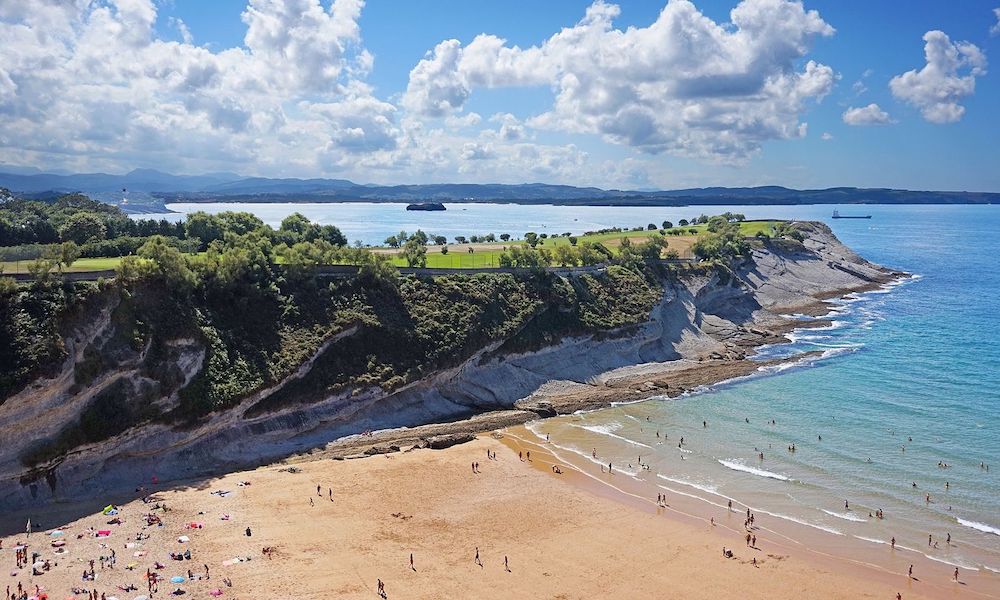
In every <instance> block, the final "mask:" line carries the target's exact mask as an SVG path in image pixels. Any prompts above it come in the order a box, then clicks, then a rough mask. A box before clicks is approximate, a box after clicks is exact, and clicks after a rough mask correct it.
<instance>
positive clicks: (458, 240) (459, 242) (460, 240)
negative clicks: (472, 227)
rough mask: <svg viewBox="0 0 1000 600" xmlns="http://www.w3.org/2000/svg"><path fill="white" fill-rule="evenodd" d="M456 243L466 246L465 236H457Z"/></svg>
mask: <svg viewBox="0 0 1000 600" xmlns="http://www.w3.org/2000/svg"><path fill="white" fill-rule="evenodd" d="M455 243H456V244H464V243H465V236H464V235H456V236H455Z"/></svg>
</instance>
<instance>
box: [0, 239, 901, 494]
mask: <svg viewBox="0 0 1000 600" xmlns="http://www.w3.org/2000/svg"><path fill="white" fill-rule="evenodd" d="M804 227H805V229H806V230H807V238H806V240H805V241H804V242H803V243H802V244H799V243H794V242H783V241H775V242H771V243H768V244H765V245H763V247H758V248H755V249H754V251H753V254H752V256H751V257H749V258H748V259H746V260H744V261H743V262H742V264H740V265H737V266H736V268H735V269H734V272H724V271H718V272H714V273H712V274H710V275H706V274H700V275H698V274H689V275H685V276H680V277H676V278H668V279H667V280H666V282H665V283H664V284H663V285H664V290H663V294H662V297H661V299H660V301H659V302H658V303H657V304H656V305H655V307H654V308H653V310H652V311H651V313H650V315H649V318H648V320H646V321H645V322H644V323H642V324H640V325H637V326H631V327H627V328H623V329H621V330H618V331H614V332H610V333H608V332H605V333H602V334H600V335H596V334H594V335H584V336H577V337H567V338H563V339H562V340H561V341H559V342H558V343H555V344H551V345H548V346H544V347H541V348H538V349H533V350H531V351H511V350H510V349H509V348H508V346H509V345H508V344H507V342H508V341H509V340H499V341H496V342H494V343H492V344H490V345H488V346H487V347H484V348H482V349H480V350H479V351H478V352H476V353H475V354H474V355H473V356H471V357H470V358H468V359H467V360H465V361H463V362H461V363H460V364H458V365H457V366H455V367H453V368H450V369H445V370H439V371H436V372H434V373H431V374H429V375H428V376H426V377H424V378H422V379H419V380H417V381H415V382H413V383H410V384H409V385H406V386H405V387H402V388H399V389H396V390H393V391H392V392H386V391H383V389H382V388H379V387H352V388H351V389H349V390H345V391H342V392H339V393H335V394H330V395H327V396H325V397H323V398H321V399H318V400H317V401H314V402H310V403H307V404H296V403H283V404H281V405H278V407H276V408H270V407H268V408H267V409H266V410H264V409H262V406H266V403H264V404H262V402H263V401H265V400H266V399H267V398H269V397H270V396H271V395H272V394H274V393H276V392H277V391H278V390H280V389H282V388H284V387H285V386H288V385H290V384H294V383H295V381H296V380H299V379H302V378H304V377H307V376H309V374H310V372H311V370H312V369H314V368H318V367H315V364H314V363H315V362H316V361H317V359H319V358H321V357H322V356H323V353H324V352H327V351H328V349H329V348H330V347H331V346H332V345H334V344H336V343H337V342H338V341H341V340H343V339H346V338H348V337H350V336H357V335H366V334H367V333H366V331H365V330H364V329H363V328H359V327H349V328H346V329H344V330H342V331H340V332H339V333H337V334H336V335H334V336H332V337H330V338H329V339H327V340H326V341H325V342H324V343H323V344H322V345H320V347H319V349H318V350H317V351H316V352H315V353H314V354H313V356H311V357H310V358H309V359H308V360H306V361H304V362H303V363H302V364H301V365H300V366H299V368H298V369H297V370H295V371H294V372H293V373H292V374H291V375H289V376H288V377H287V378H285V379H284V380H282V381H280V382H278V383H277V384H276V385H273V386H270V387H268V388H266V389H263V390H258V391H257V392H255V393H253V394H252V395H250V396H249V397H247V398H245V399H243V400H242V401H241V402H240V403H239V404H238V405H236V406H235V407H233V408H230V409H228V410H225V411H221V412H216V413H212V414H210V415H209V416H208V417H206V418H205V419H203V420H201V421H200V422H198V423H197V424H194V425H187V426H184V427H179V426H176V425H170V424H166V423H160V422H150V423H147V424H145V425H141V426H138V427H129V428H126V429H125V430H124V431H122V432H120V433H116V434H115V435H113V436H112V437H110V438H109V439H105V440H102V441H97V442H93V443H86V444H83V445H80V446H77V447H75V448H74V449H73V450H71V451H70V452H69V453H68V454H65V455H61V456H58V457H56V458H54V459H48V460H45V461H40V462H39V463H38V464H37V465H35V466H32V467H29V466H26V465H25V460H24V457H25V456H26V455H28V454H30V452H31V450H32V448H33V447H34V446H35V445H37V444H38V441H39V440H44V439H51V438H53V437H54V436H57V435H59V434H60V432H63V431H65V430H66V429H67V427H70V426H71V425H72V424H73V423H74V420H78V419H80V418H81V412H82V411H83V410H84V407H86V406H87V405H88V403H89V402H90V401H91V399H93V398H94V397H95V396H97V395H99V394H102V393H105V392H106V391H107V390H109V389H112V388H114V386H120V387H119V388H115V392H116V393H117V394H119V395H120V396H122V397H126V398H131V399H133V400H134V399H136V398H138V399H140V400H141V402H138V403H135V404H134V405H132V404H130V405H129V407H127V408H125V409H123V410H138V409H137V408H135V406H140V407H141V406H142V405H143V403H157V404H158V406H159V407H160V408H165V409H169V408H170V407H171V406H173V405H175V404H176V401H177V391H178V390H179V389H181V388H182V387H183V386H184V385H186V384H187V383H188V382H190V381H191V379H192V377H194V376H195V375H196V374H197V372H198V371H199V370H200V369H201V368H202V364H203V362H204V360H205V353H206V348H205V347H204V345H203V344H202V343H201V342H199V341H197V340H194V339H189V338H178V339H175V340H171V342H170V343H169V344H168V349H167V350H166V351H162V350H161V351H160V352H159V354H158V358H157V361H158V365H159V368H157V369H156V372H155V375H154V374H151V373H150V370H149V368H148V361H144V360H143V358H144V355H143V353H144V352H148V348H139V349H138V350H137V349H135V348H133V347H130V346H129V345H128V344H124V343H122V340H121V339H120V338H121V334H122V332H120V331H117V330H116V328H115V323H116V320H115V314H116V309H117V306H116V304H115V302H114V300H113V298H110V297H109V299H108V300H107V302H105V303H104V305H103V306H101V308H100V309H99V310H96V311H95V314H94V315H93V318H92V319H90V320H88V321H87V323H86V324H83V325H81V326H79V327H78V328H77V329H76V331H75V332H74V333H73V335H71V336H68V337H67V338H66V339H65V345H66V349H67V352H68V355H69V357H68V358H67V360H66V361H65V363H64V364H63V365H62V368H61V369H60V370H59V373H58V375H56V376H55V377H53V378H50V379H41V380H37V381H35V382H33V383H32V384H31V385H29V386H28V387H27V388H26V389H24V390H22V391H21V392H20V393H18V394H17V395H15V396H13V397H11V398H9V399H7V401H5V402H4V403H3V404H2V405H0V444H2V447H3V449H4V450H3V453H2V454H0V508H5V509H10V508H16V507H20V506H24V505H28V504H31V503H37V502H44V501H50V500H53V499H56V500H59V499H68V498H80V497H86V496H93V495H96V494H98V493H100V492H102V491H104V490H119V489H130V488H134V487H135V486H137V485H142V484H143V483H148V482H149V481H150V480H151V479H152V478H153V477H156V478H158V479H159V480H160V481H167V480H171V479H180V478H191V477H199V476H204V475H208V474H211V473H214V472H219V471H220V470H227V469H236V468H245V467H248V466H252V465H254V464H258V463H261V462H265V461H271V460H275V459H278V458H281V457H283V456H287V455H289V454H292V453H295V452H301V451H305V450H308V449H311V448H316V447H321V446H323V445H324V444H326V443H327V442H330V441H332V440H335V439H338V438H341V437H343V436H349V435H353V434H357V433H360V432H364V431H366V430H374V429H385V428H396V427H412V426H417V425H423V424H427V423H433V422H440V421H447V420H455V419H459V418H463V417H468V416H471V415H474V414H478V413H483V412H486V411H492V410H503V409H510V408H513V407H514V406H515V404H516V405H517V406H518V407H528V408H532V407H537V406H539V402H540V401H543V400H544V396H545V394H546V393H547V392H548V391H550V390H552V389H554V388H560V389H561V388H566V387H572V386H574V385H594V384H595V383H598V384H599V383H600V382H601V381H602V378H605V377H607V376H608V375H607V374H609V373H614V372H616V371H615V370H616V369H618V370H620V369H622V368H625V367H633V366H635V365H644V364H648V363H668V362H670V361H698V360H700V359H701V360H703V359H705V358H708V357H711V358H713V359H726V358H727V357H732V358H740V357H742V356H743V355H745V354H746V351H747V349H746V343H745V336H744V334H747V333H748V332H751V331H756V332H757V333H758V334H760V333H761V332H760V331H759V329H760V328H766V327H768V326H769V325H770V324H775V323H777V322H779V321H781V320H782V318H781V317H780V315H781V314H784V313H789V312H794V311H796V310H801V309H803V307H807V306H814V305H815V304H816V302H817V299H818V298H824V297H829V296H831V295H837V294H842V293H846V292H847V291H851V290H856V289H863V288H865V287H873V286H876V285H878V284H879V283H884V282H886V281H889V280H890V279H892V278H893V277H894V276H897V275H898V274H895V273H893V272H891V271H888V270H886V269H884V268H882V267H879V266H877V265H874V264H871V263H869V262H867V261H865V260H863V259H862V258H860V257H859V256H857V255H856V254H855V253H853V252H852V251H850V250H849V249H848V248H846V247H845V246H843V245H842V244H841V243H840V242H839V241H838V240H837V239H836V238H835V237H834V236H833V234H832V233H831V232H830V230H829V229H828V228H826V226H824V225H821V224H806V225H805V226H804ZM525 327H531V323H530V322H529V323H528V324H527V325H526V326H525ZM95 352H99V353H100V354H101V360H99V361H97V362H96V363H95V364H98V365H99V367H96V368H95V369H93V371H94V372H93V373H88V374H87V375H86V376H85V377H84V379H85V380H84V381H82V382H81V381H80V379H81V375H80V372H81V369H80V367H79V365H80V364H81V363H85V362H86V361H88V360H90V361H94V360H95V358H94V353H95ZM316 364H319V363H316ZM144 365H146V366H144Z"/></svg>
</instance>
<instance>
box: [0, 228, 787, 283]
mask: <svg viewBox="0 0 1000 600" xmlns="http://www.w3.org/2000/svg"><path fill="white" fill-rule="evenodd" d="M779 222H780V221H745V222H743V223H740V231H741V232H742V233H743V235H745V236H755V235H757V234H758V233H759V232H764V233H767V234H771V233H772V232H773V231H774V226H775V225H776V224H778V223H779ZM673 229H674V230H680V231H682V232H683V233H682V234H681V235H670V234H669V232H670V231H671V230H668V232H667V235H664V236H662V237H664V238H665V239H666V240H667V249H668V250H670V249H672V250H676V251H677V254H678V256H680V257H681V258H691V257H692V256H693V254H692V252H691V246H692V245H693V244H694V243H695V242H696V241H698V237H699V236H700V235H702V234H704V233H705V232H706V231H707V226H705V225H691V226H688V227H674V228H673ZM692 230H694V231H693V232H692ZM651 236H657V237H660V236H661V234H660V231H659V230H655V229H654V230H642V231H618V232H612V233H595V234H592V235H579V236H576V237H577V244H580V243H584V242H592V243H599V244H603V245H604V246H605V247H607V248H608V249H609V250H611V251H612V252H617V248H618V247H619V246H620V245H621V240H622V238H628V239H629V241H631V242H632V243H634V244H641V243H643V242H645V241H646V240H647V239H649V238H650V237H651ZM524 243H525V242H524V241H523V240H511V241H509V242H495V243H476V244H455V243H449V244H447V246H448V254H442V253H441V248H442V247H441V246H427V266H428V267H430V268H437V269H476V268H483V267H499V266H500V255H501V254H503V252H504V249H506V248H509V247H510V246H514V245H524ZM569 244H570V241H569V238H568V237H565V236H561V235H560V236H558V237H549V238H546V239H544V240H540V243H539V245H538V247H539V248H547V249H549V250H552V249H553V248H555V247H556V246H564V245H569ZM470 249H471V250H472V252H470V251H469V250H470ZM372 251H373V252H379V253H382V254H388V255H390V256H392V261H393V264H395V265H396V266H399V267H405V266H406V260H404V259H403V258H402V257H400V256H399V255H398V254H399V252H400V250H398V249H396V248H387V247H384V246H379V247H374V248H372ZM199 254H204V253H199ZM121 260H122V259H121V257H118V256H115V257H107V258H79V259H77V260H76V261H75V262H74V263H73V265H72V266H71V267H69V268H68V269H64V271H68V272H86V271H105V270H108V269H114V268H116V267H117V266H118V264H119V263H120V262H121ZM31 262H32V261H30V260H21V261H6V262H0V265H3V273H7V274H12V273H27V272H28V267H29V266H30V264H31ZM279 262H280V261H279Z"/></svg>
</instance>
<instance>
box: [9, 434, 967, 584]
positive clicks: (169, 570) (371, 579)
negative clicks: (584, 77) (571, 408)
mask: <svg viewBox="0 0 1000 600" xmlns="http://www.w3.org/2000/svg"><path fill="white" fill-rule="evenodd" d="M529 447H530V448H531V452H532V459H533V460H532V461H531V462H527V461H519V460H518V456H517V452H518V451H522V452H526V451H528V448H529ZM487 451H490V452H496V456H497V460H490V459H487ZM473 461H476V462H478V463H479V465H480V469H479V470H480V471H481V472H480V473H479V474H474V473H473V472H472V468H471V463H472V462H473ZM552 462H553V459H552V457H551V456H549V455H548V454H547V453H546V452H545V450H544V449H543V448H541V446H538V445H534V444H531V445H525V446H520V447H518V446H517V445H516V444H515V442H514V440H512V439H511V438H510V437H506V438H504V439H503V440H499V441H498V440H496V439H491V438H490V437H485V436H484V437H480V438H479V439H477V440H475V441H474V442H470V443H467V444H462V445H459V446H454V447H452V448H449V449H446V450H427V449H419V450H414V451H411V452H398V453H393V454H388V455H383V456H373V457H370V458H366V459H360V460H346V461H341V460H329V459H318V458H315V457H313V458H312V459H303V460H301V461H298V462H296V463H295V464H294V465H291V466H293V467H294V468H295V469H298V470H299V472H294V473H293V472H288V471H287V469H288V468H289V466H290V465H287V464H285V465H271V466H266V467H261V468H259V469H256V470H253V471H245V472H239V473H232V474H229V475H225V476H223V477H219V478H216V479H213V480H209V481H205V482H202V483H201V484H199V485H192V486H188V487H181V488H175V489H167V490H162V491H159V492H158V493H157V495H156V496H157V498H159V501H160V502H163V503H165V504H166V506H167V508H168V509H169V510H167V511H165V512H164V511H153V514H156V515H159V516H160V517H161V518H162V519H163V521H164V526H163V527H155V526H154V527H143V526H144V524H145V522H144V520H143V516H144V515H145V514H146V513H147V512H149V511H150V509H151V507H152V506H153V504H144V503H143V502H141V501H133V502H130V503H128V504H126V505H124V506H122V507H121V508H120V514H119V517H120V518H122V519H123V521H124V523H123V524H122V525H107V524H106V522H107V521H108V520H109V519H110V517H108V516H104V515H100V514H99V511H100V509H101V508H102V506H100V505H99V504H100V503H98V502H95V503H94V506H93V512H94V514H93V515H92V516H89V517H85V518H83V519H80V520H77V521H74V522H72V523H67V524H63V523H58V524H59V525H60V526H64V531H65V535H64V536H63V537H62V538H60V539H64V540H66V545H65V548H66V549H67V550H66V553H65V554H63V555H61V556H58V557H56V556H55V555H54V554H53V552H52V548H50V540H51V539H53V538H51V537H49V536H47V535H46V533H45V532H41V531H37V532H36V533H34V534H32V535H31V537H30V540H29V543H30V548H29V552H30V551H37V552H40V553H41V554H42V557H43V558H49V559H50V560H52V562H53V567H52V568H51V570H49V571H48V572H46V573H45V574H43V575H41V576H38V577H29V576H28V574H27V572H25V571H21V572H19V573H18V574H17V575H16V576H11V574H10V572H11V571H12V570H13V566H14V553H13V551H12V550H11V549H10V548H11V547H12V546H13V545H14V543H15V541H24V539H25V536H24V535H23V534H22V535H18V536H8V537H6V538H4V539H3V550H0V561H2V565H0V566H2V568H3V572H4V573H5V578H6V580H7V584H9V585H11V586H12V587H13V586H16V584H17V581H18V580H20V581H21V582H22V583H24V584H25V585H26V586H31V589H33V586H34V585H35V584H36V583H37V584H39V585H41V586H43V587H44V588H45V589H46V590H48V592H49V597H50V598H67V597H75V598H86V594H83V595H77V596H69V595H68V592H69V590H70V588H71V587H73V586H80V587H86V588H88V589H94V588H96V589H97V590H98V592H104V593H106V594H107V596H108V597H111V596H115V597H118V598H120V599H122V600H126V599H127V600H131V599H132V598H135V597H136V596H139V595H140V594H145V592H146V586H145V582H144V579H143V575H144V574H145V571H146V568H147V567H150V566H151V565H152V564H153V562H154V561H157V560H158V561H160V562H161V563H163V564H165V565H166V567H165V568H164V569H162V570H161V571H160V573H161V574H162V575H164V576H165V577H167V578H169V577H171V576H183V577H186V576H187V569H189V568H190V569H191V570H192V571H193V572H194V574H196V575H199V574H201V575H204V568H203V565H205V564H207V565H208V566H209V569H210V574H211V579H208V580H205V579H200V580H194V581H190V582H186V583H184V584H182V585H181V586H180V587H182V588H183V589H184V590H186V591H187V594H186V596H187V597H193V598H208V597H211V596H209V595H208V594H209V591H210V590H212V589H214V588H216V587H219V588H221V589H222V591H223V594H222V596H221V597H222V598H244V599H248V598H331V597H344V598H375V597H377V595H376V585H377V581H378V580H379V579H381V580H382V581H383V582H384V583H385V590H386V593H387V596H388V597H389V598H442V597H456V598H497V597H507V598H528V597H531V598H626V597H627V598H663V597H672V598H706V599H708V598H713V599H715V598H761V599H764V598H768V599H782V598H789V599H791V598H845V599H846V598H851V599H856V598H895V594H896V593H897V592H901V593H902V594H903V598H906V599H907V600H909V599H913V598H940V597H945V596H947V597H958V598H963V597H968V598H977V597H983V596H981V595H980V594H979V592H980V591H982V590H980V589H978V586H979V582H978V581H976V582H971V581H970V583H969V585H967V586H962V585H960V584H952V583H950V582H948V581H947V578H945V580H944V581H937V579H941V577H940V573H938V572H937V571H931V570H929V569H928V570H927V571H926V573H925V572H924V571H922V570H918V571H917V572H916V575H917V577H918V578H920V579H921V581H910V580H908V579H907V577H906V576H905V574H886V573H881V574H880V573H876V572H872V571H870V570H869V569H865V568H860V567H852V566H850V565H845V564H841V563H839V562H837V561H830V563H829V564H824V563H823V562H821V561H819V560H817V559H816V558H815V557H812V556H809V555H808V553H807V552H804V551H802V550H798V551H795V550H789V549H788V548H787V547H786V545H784V544H782V543H779V541H778V539H777V537H776V536H774V535H772V534H770V533H767V532H766V531H761V532H758V533H757V536H758V544H757V545H758V547H759V548H760V549H759V550H755V549H749V548H747V547H746V546H745V543H744V542H743V539H742V537H741V535H742V532H741V531H739V529H740V527H736V528H735V530H734V529H732V528H730V526H729V525H727V524H724V523H720V525H719V526H717V527H714V528H713V527H711V526H710V525H709V524H708V523H707V522H706V521H705V520H704V519H705V518H706V517H707V515H693V516H685V515H684V514H682V513H681V512H677V511H674V510H670V509H657V508H656V507H655V504H654V503H653V502H650V501H648V500H646V499H643V498H636V497H630V496H628V495H626V494H625V493H622V492H617V491H615V490H612V489H610V488H607V487H606V486H603V485H600V484H597V483H595V482H594V480H593V479H591V478H590V477H589V476H588V475H587V474H584V473H581V472H576V471H574V470H572V469H571V468H569V467H568V466H566V465H563V471H564V473H563V474H562V475H558V474H555V473H553V472H552V470H551V465H552ZM622 479H625V478H624V477H623V478H622ZM241 481H248V482H250V485H249V486H244V487H240V486H239V485H238V483H239V482H241ZM317 485H319V486H320V490H321V493H320V494H319V495H317V492H316V486H317ZM328 489H329V490H332V494H333V499H332V500H330V498H329V495H328ZM218 490H226V491H228V492H229V493H228V494H227V495H225V496H220V495H217V494H213V493H212V492H214V491H218ZM626 491H627V490H626ZM310 499H312V505H311V504H310ZM49 510H52V511H57V510H59V507H58V506H56V507H51V508H45V509H41V513H40V514H37V515H35V519H36V521H40V522H42V523H43V525H45V526H47V527H51V526H54V525H56V524H57V522H58V521H57V520H55V518H54V517H53V518H51V519H50V518H49V517H47V515H46V511H49ZM224 514H228V515H229V517H230V518H229V519H228V520H223V519H221V516H222V515H224ZM735 516H736V517H739V515H735ZM18 517H19V516H18V515H5V518H6V519H14V518H18ZM699 519H700V520H699ZM717 520H718V519H717ZM50 521H51V522H50ZM192 522H194V523H202V524H203V525H204V526H203V527H202V528H200V529H186V528H185V525H186V524H190V523H192ZM741 522H742V521H741V519H740V518H737V519H736V523H735V525H737V526H740V525H741ZM22 527H23V525H22ZM89 527H94V528H95V529H109V530H111V532H112V533H111V535H110V536H109V537H106V538H95V537H93V536H92V535H91V534H89V530H88V528H89ZM246 527H251V529H252V534H253V535H252V537H246V535H245V529H246ZM138 532H144V533H148V534H149V536H150V537H149V539H148V540H144V541H143V542H141V544H140V545H139V546H136V547H133V548H126V547H125V545H126V543H127V542H129V540H130V539H131V538H133V537H134V536H135V534H136V533H138ZM81 533H82V534H84V536H83V537H82V538H79V539H78V537H77V536H78V535H79V534H81ZM181 535H187V536H188V537H189V538H190V541H189V542H187V543H179V542H178V541H177V538H178V537H179V536H181ZM102 543H103V544H105V545H106V547H102V546H101V544H102ZM724 545H725V546H727V547H730V548H732V549H733V550H734V552H735V558H733V559H726V558H724V557H723V556H722V547H723V546H724ZM265 546H273V547H274V548H275V549H276V550H275V553H274V557H273V558H271V559H268V558H266V557H265V556H263V555H262V553H261V549H262V548H263V547H265ZM477 547H478V548H479V552H480V557H481V560H482V563H483V566H481V567H480V566H479V565H477V564H476V563H475V553H476V548H477ZM112 548H113V549H115V551H116V553H117V566H116V568H115V569H114V570H109V569H105V570H103V571H102V570H101V569H100V568H99V567H98V568H97V569H96V571H97V575H98V577H97V581H96V582H81V581H80V574H81V573H82V571H83V569H84V568H85V566H86V564H87V560H89V559H91V558H94V559H96V558H97V557H98V556H99V555H101V554H105V555H107V554H110V550H111V549H112ZM185 549H190V550H191V553H192V560H188V561H173V560H171V559H170V557H169V556H168V553H169V552H172V551H173V552H177V551H184V550H185ZM135 552H145V554H144V555H142V556H140V557H135V556H134V553H135ZM411 553H412V554H413V559H414V567H415V569H411V568H410V562H409V561H410V554H411ZM238 557H243V558H249V560H245V561H244V562H236V563H232V564H226V562H227V561H231V560H232V559H234V558H238ZM504 557H506V558H507V560H508V564H509V568H510V571H509V572H508V571H507V570H505V568H504ZM753 558H756V559H757V562H758V565H757V566H756V567H755V566H754V565H753V564H752V563H751V560H752V559H753ZM132 562H134V563H136V568H135V570H134V571H128V570H126V569H125V567H126V566H127V565H128V564H129V563H132ZM55 563H57V564H55ZM919 569H923V567H922V566H920V567H919ZM223 578H229V579H231V580H232V587H227V586H226V585H224V584H223V583H222V579H223ZM126 583H133V584H135V585H136V586H138V587H139V588H140V589H139V590H138V591H135V592H127V593H126V592H120V591H117V590H116V589H115V586H116V585H119V584H126ZM174 587H175V586H174V585H172V584H160V588H159V592H158V593H157V594H155V595H154V598H155V597H163V596H166V595H167V592H169V591H170V590H172V589H173V588H174Z"/></svg>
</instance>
